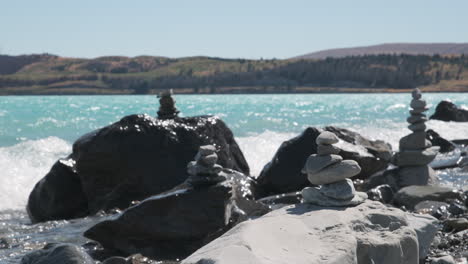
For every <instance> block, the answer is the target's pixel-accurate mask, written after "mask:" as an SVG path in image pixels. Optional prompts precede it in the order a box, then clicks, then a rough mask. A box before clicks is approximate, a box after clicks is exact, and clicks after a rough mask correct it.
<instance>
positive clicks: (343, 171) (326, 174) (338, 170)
mask: <svg viewBox="0 0 468 264" xmlns="http://www.w3.org/2000/svg"><path fill="white" fill-rule="evenodd" d="M359 172H361V167H359V164H358V163H357V162H356V161H354V160H343V161H341V162H340V163H336V164H333V165H330V166H328V167H326V168H325V169H323V170H321V171H319V172H316V173H311V174H308V175H307V179H309V181H310V182H311V183H312V184H315V185H321V184H329V183H334V182H339V181H342V180H345V179H347V178H351V177H353V176H355V175H358V174H359Z"/></svg>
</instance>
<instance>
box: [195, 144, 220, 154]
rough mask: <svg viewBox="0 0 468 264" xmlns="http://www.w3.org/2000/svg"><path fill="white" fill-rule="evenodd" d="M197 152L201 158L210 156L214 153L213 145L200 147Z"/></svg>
mask: <svg viewBox="0 0 468 264" xmlns="http://www.w3.org/2000/svg"><path fill="white" fill-rule="evenodd" d="M198 152H199V153H200V154H201V155H202V156H206V155H210V154H213V153H216V147H215V146H213V145H204V146H200V148H199V149H198Z"/></svg>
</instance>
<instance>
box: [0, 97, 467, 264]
mask: <svg viewBox="0 0 468 264" xmlns="http://www.w3.org/2000/svg"><path fill="white" fill-rule="evenodd" d="M424 99H426V100H427V101H428V104H429V106H430V107H431V109H430V110H429V113H428V114H432V113H433V111H434V108H435V106H436V105H437V104H438V103H439V102H440V101H441V100H444V99H450V100H451V101H453V102H454V103H456V104H457V105H460V106H464V107H467V106H468V94H456V93H443V94H424ZM176 100H177V107H178V108H179V109H180V110H181V115H182V116H192V115H203V114H213V115H218V116H220V117H221V118H222V119H223V120H224V121H225V122H226V123H227V125H228V126H229V127H230V128H231V129H232V130H233V132H234V135H235V137H236V140H237V142H238V143H239V145H240V147H241V149H242V151H243V152H244V155H245V156H246V159H247V161H248V162H249V165H250V167H251V171H252V174H253V175H258V173H259V172H260V170H261V169H262V167H263V166H264V165H265V164H266V163H267V162H268V161H269V160H270V159H271V158H272V156H273V155H274V153H275V151H276V150H277V149H278V147H279V146H280V144H281V143H282V142H283V141H284V140H287V139H289V138H291V137H293V136H296V135H297V134H298V133H300V132H301V131H302V130H303V129H304V128H305V127H308V126H317V127H323V126H327V125H335V126H340V127H345V128H348V129H352V130H355V131H357V132H359V133H361V134H362V135H364V136H367V137H370V138H373V139H382V140H385V141H387V142H389V143H391V144H392V146H393V147H394V148H395V149H396V148H397V147H398V140H399V139H400V138H401V137H402V136H404V135H406V134H408V133H409V130H408V129H407V128H406V126H407V124H406V117H407V115H408V105H409V101H410V100H411V96H410V94H294V95H176ZM157 108H158V101H157V98H156V97H155V96H22V97H18V96H7V97H0V172H1V174H0V237H8V238H9V239H11V242H12V245H13V246H12V247H11V248H9V249H3V250H0V263H19V260H20V259H21V256H22V255H24V254H25V253H27V252H29V251H31V250H34V249H39V248H42V247H43V246H44V245H45V244H46V243H47V242H71V243H75V244H82V243H85V242H86V241H87V240H86V239H85V238H84V237H82V236H81V234H82V233H83V230H86V229H87V228H88V227H89V226H90V225H92V224H93V223H94V222H95V221H98V220H99V219H94V218H87V219H79V220H73V221H51V222H46V223H41V224H38V225H30V224H29V219H28V217H27V215H26V213H25V210H24V206H25V205H26V201H27V197H28V195H29V193H30V191H31V190H32V188H33V186H34V184H36V183H37V182H38V181H39V180H40V179H41V178H42V177H43V176H44V175H45V174H46V173H47V172H48V171H49V169H50V167H51V166H52V164H53V163H54V162H55V161H56V160H57V159H58V158H60V157H64V156H66V155H68V154H69V153H70V152H71V146H72V143H73V141H74V140H76V139H77V138H78V137H79V136H81V135H82V134H84V133H87V132H89V131H91V130H94V129H98V128H100V127H102V126H105V125H108V124H111V123H113V122H116V121H118V120H119V119H120V118H122V117H123V116H125V115H129V114H142V113H147V114H149V115H156V111H157ZM427 125H428V127H429V128H432V129H434V130H436V131H437V132H439V133H440V134H441V135H442V136H443V137H446V138H449V139H463V138H468V122H467V123H455V122H441V121H429V122H428V123H427ZM439 177H440V178H441V179H442V180H444V182H445V183H447V184H449V185H450V184H452V185H456V186H458V187H459V186H463V185H467V183H468V173H467V172H464V173H460V171H456V170H447V171H445V172H439Z"/></svg>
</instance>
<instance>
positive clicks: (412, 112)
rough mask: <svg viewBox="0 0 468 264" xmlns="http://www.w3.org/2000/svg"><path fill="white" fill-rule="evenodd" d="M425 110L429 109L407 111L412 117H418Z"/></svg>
mask: <svg viewBox="0 0 468 264" xmlns="http://www.w3.org/2000/svg"><path fill="white" fill-rule="evenodd" d="M427 110H429V108H427V107H425V108H421V109H412V110H410V111H409V113H410V114H412V115H418V114H421V113H424V112H426V111H427Z"/></svg>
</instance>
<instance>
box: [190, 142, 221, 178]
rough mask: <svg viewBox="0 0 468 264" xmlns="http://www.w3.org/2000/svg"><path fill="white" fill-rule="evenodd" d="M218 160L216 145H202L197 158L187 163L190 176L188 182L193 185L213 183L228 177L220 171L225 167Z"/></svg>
mask: <svg viewBox="0 0 468 264" xmlns="http://www.w3.org/2000/svg"><path fill="white" fill-rule="evenodd" d="M217 162H218V155H217V154H216V147H215V146H213V145H205V146H200V147H199V149H198V153H197V155H196V156H195V160H194V161H191V162H189V164H188V165H187V172H188V174H189V177H188V179H187V183H189V184H191V185H193V186H200V185H211V184H216V183H218V182H221V181H224V180H225V179H226V178H225V177H224V176H222V175H221V174H220V173H221V171H222V170H223V167H222V166H221V165H219V164H217Z"/></svg>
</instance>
